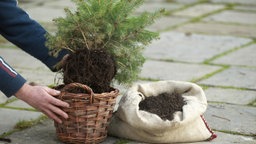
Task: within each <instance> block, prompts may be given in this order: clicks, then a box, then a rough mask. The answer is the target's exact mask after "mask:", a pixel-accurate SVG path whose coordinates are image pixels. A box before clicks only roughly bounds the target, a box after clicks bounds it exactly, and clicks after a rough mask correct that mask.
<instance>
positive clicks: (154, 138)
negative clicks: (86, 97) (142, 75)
mask: <svg viewBox="0 0 256 144" xmlns="http://www.w3.org/2000/svg"><path fill="white" fill-rule="evenodd" d="M174 91H176V92H177V93H179V94H181V95H182V96H183V97H184V100H185V101H186V105H184V106H183V108H182V109H183V112H176V113H175V114H174V119H173V120H172V121H169V120H162V119H161V118H160V117H159V116H158V115H156V114H152V113H149V112H146V111H142V110H139V103H140V101H142V100H143V99H144V97H148V96H157V95H158V94H161V93H165V92H166V93H173V92H174ZM206 108H207V100H206V97H205V94H204V92H203V90H202V88H201V87H199V86H198V85H196V84H193V83H189V82H181V81H159V82H152V83H146V84H135V85H133V86H132V87H131V88H130V89H129V90H128V91H127V92H126V94H124V96H123V97H122V99H121V101H120V103H119V108H118V110H117V111H116V113H115V114H114V116H113V118H112V120H111V123H110V125H109V128H108V133H109V134H110V135H113V136H117V137H120V138H126V139H131V140H135V141H140V142H147V143H175V142H196V141H204V140H211V139H214V138H215V137H216V135H215V134H214V133H213V132H212V131H211V130H210V128H209V127H208V125H207V124H206V122H205V120H204V119H203V117H202V115H203V113H204V112H205V111H206Z"/></svg>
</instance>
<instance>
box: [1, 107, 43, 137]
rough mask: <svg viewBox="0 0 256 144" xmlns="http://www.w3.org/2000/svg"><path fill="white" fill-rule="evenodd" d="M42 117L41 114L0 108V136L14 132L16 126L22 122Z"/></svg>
mask: <svg viewBox="0 0 256 144" xmlns="http://www.w3.org/2000/svg"><path fill="white" fill-rule="evenodd" d="M41 115H42V113H40V112H32V111H21V110H13V109H7V108H0V116H1V117H0V121H1V123H0V127H1V129H0V135H2V134H4V133H6V132H8V131H11V130H13V128H14V126H15V125H16V124H17V123H18V122H20V121H23V120H31V119H36V118H39V117H40V116H41Z"/></svg>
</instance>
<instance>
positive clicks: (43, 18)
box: [25, 7, 65, 23]
mask: <svg viewBox="0 0 256 144" xmlns="http://www.w3.org/2000/svg"><path fill="white" fill-rule="evenodd" d="M25 11H26V12H27V13H28V14H29V16H30V17H31V18H32V19H34V20H36V21H37V22H49V23H51V22H53V19H55V18H58V17H64V16H65V12H64V9H63V8H54V7H30V8H26V9H25Z"/></svg>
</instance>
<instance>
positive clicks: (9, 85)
mask: <svg viewBox="0 0 256 144" xmlns="http://www.w3.org/2000/svg"><path fill="white" fill-rule="evenodd" d="M0 34H1V35H2V36H4V37H5V38H6V39H7V40H9V41H10V42H12V43H13V44H15V45H16V46H18V47H19V48H21V49H22V50H24V51H25V52H27V53H29V54H30V55H32V56H34V57H35V58H37V59H39V60H40V61H41V62H43V63H44V64H45V65H46V66H47V67H49V68H50V69H51V70H52V71H55V69H54V65H55V64H56V63H58V62H59V61H60V60H61V59H62V57H63V56H64V55H65V54H67V52H64V51H63V52H61V53H60V55H59V56H58V57H57V58H55V57H52V56H50V55H49V49H48V48H47V47H46V46H45V42H46V38H45V34H46V31H45V29H44V28H43V27H42V26H41V25H40V24H38V23H37V22H35V21H34V20H32V19H30V17H29V16H28V14H27V13H26V12H24V11H23V10H22V9H20V8H19V7H17V2H16V1H15V0H0ZM0 51H1V49H0ZM25 82H26V80H25V79H24V78H23V77H22V76H21V75H20V74H18V73H17V72H16V71H15V70H14V69H13V68H11V67H10V66H9V65H8V64H7V63H6V62H5V61H4V60H3V59H2V58H1V57H0V90H1V91H2V92H3V93H4V94H5V95H6V96H7V97H9V96H11V95H13V94H15V93H16V92H17V91H18V90H19V89H20V88H21V87H22V86H23V84H24V83H25Z"/></svg>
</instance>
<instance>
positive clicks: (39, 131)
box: [0, 0, 256, 144]
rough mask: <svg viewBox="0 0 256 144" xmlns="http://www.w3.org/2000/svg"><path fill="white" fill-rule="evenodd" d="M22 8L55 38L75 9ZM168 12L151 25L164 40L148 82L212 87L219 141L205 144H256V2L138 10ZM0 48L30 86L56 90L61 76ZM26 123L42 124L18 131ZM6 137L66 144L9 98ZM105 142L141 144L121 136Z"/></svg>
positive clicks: (18, 143)
mask: <svg viewBox="0 0 256 144" xmlns="http://www.w3.org/2000/svg"><path fill="white" fill-rule="evenodd" d="M20 6H21V7H22V8H24V9H25V10H26V11H27V12H28V13H29V14H30V16H31V17H32V18H34V19H35V20H37V21H38V22H39V23H41V24H42V25H43V26H44V27H45V28H46V29H47V30H48V31H49V32H54V30H55V27H54V25H53V23H52V19H53V18H55V17H58V16H64V11H63V8H64V7H70V8H71V9H74V8H75V6H74V4H72V3H71V2H70V1H69V0H55V1H51V0H37V1H33V0H23V1H20ZM162 7H163V8H165V9H166V10H167V11H168V14H167V15H165V16H164V17H162V18H160V19H159V20H157V21H156V23H155V24H154V25H152V26H150V27H149V29H151V30H154V31H159V32H160V33H161V38H160V39H159V40H157V41H154V42H153V43H152V44H151V45H150V46H148V48H147V49H146V50H145V56H146V57H147V59H148V60H147V61H146V63H145V64H144V66H143V69H142V72H141V75H140V77H141V80H143V81H155V80H182V81H190V82H194V83H197V84H199V85H200V86H202V87H203V88H204V90H205V93H206V96H207V99H208V102H209V106H208V109H207V111H206V112H205V118H206V120H207V121H208V124H209V125H210V127H211V128H212V129H214V131H215V132H216V133H217V134H218V138H217V139H214V140H213V141H211V142H199V144H208V143H214V144H232V143H242V144H256V54H255V53H256V39H255V38H256V0H147V2H146V3H145V4H144V5H143V6H142V7H140V8H139V9H138V10H137V12H138V13H140V12H142V11H145V10H147V11H153V10H155V9H158V8H162ZM0 48H1V50H0V55H1V56H2V57H4V58H5V60H6V61H7V62H8V63H9V64H10V65H12V66H13V67H14V68H16V70H17V71H18V72H19V73H20V74H22V75H23V76H24V77H25V78H27V80H28V81H35V82H37V83H40V84H43V85H50V84H53V83H54V80H55V77H56V76H58V74H56V73H51V72H50V71H49V70H48V69H47V68H46V67H45V66H44V65H43V64H42V63H40V62H38V61H37V60H36V59H34V58H32V57H30V56H28V55H27V54H26V53H24V52H22V51H21V50H19V49H17V48H16V47H15V46H13V45H12V44H10V43H8V42H6V41H5V40H4V39H3V38H0ZM121 90H122V92H124V91H125V90H124V89H122V88H121ZM40 119H41V120H40ZM38 121H39V122H38ZM26 122H27V123H28V124H30V125H31V124H33V123H36V125H34V126H29V128H27V129H23V130H18V129H17V127H22V126H24V125H26ZM15 126H16V128H15ZM0 136H2V137H6V138H10V139H11V140H12V143H13V144H35V143H37V144H56V143H60V142H59V141H58V140H57V139H56V136H55V129H54V126H53V122H52V121H51V120H48V119H47V120H43V118H42V114H41V113H40V112H37V111H35V110H34V109H33V108H32V107H30V106H29V105H27V104H26V103H24V102H22V101H20V100H17V99H15V98H14V97H12V98H10V99H7V98H6V97H5V96H4V95H3V94H0ZM103 143H104V144H113V143H116V144H119V143H129V144H139V143H138V142H132V141H128V142H125V141H123V140H122V139H118V138H113V137H108V138H107V140H106V141H105V142H103ZM0 144H4V142H0Z"/></svg>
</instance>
